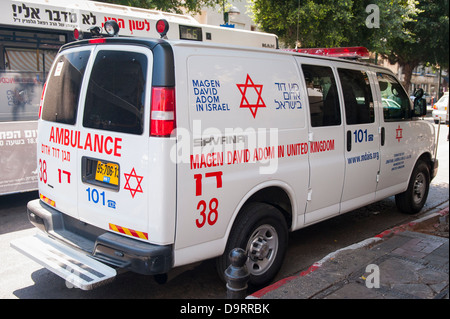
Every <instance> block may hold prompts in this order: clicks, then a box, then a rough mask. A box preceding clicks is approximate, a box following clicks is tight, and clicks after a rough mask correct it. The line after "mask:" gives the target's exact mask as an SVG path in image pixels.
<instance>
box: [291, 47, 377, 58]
mask: <svg viewBox="0 0 450 319" xmlns="http://www.w3.org/2000/svg"><path fill="white" fill-rule="evenodd" d="M294 51H295V52H299V53H307V54H314V55H322V56H329V57H335V58H368V57H369V50H367V48H365V47H343V48H313V49H297V50H294Z"/></svg>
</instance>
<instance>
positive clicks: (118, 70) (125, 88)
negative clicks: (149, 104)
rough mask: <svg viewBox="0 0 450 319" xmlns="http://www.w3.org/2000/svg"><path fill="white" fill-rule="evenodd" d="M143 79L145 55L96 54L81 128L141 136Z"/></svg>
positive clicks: (130, 53)
mask: <svg viewBox="0 0 450 319" xmlns="http://www.w3.org/2000/svg"><path fill="white" fill-rule="evenodd" d="M146 77H147V57H146V56H145V54H142V53H135V52H127V51H112V50H111V51H110V50H103V51H99V52H98V54H97V57H96V58H95V62H94V66H93V68H92V73H91V76H90V79H89V86H88V89H87V93H86V104H85V107H84V117H83V126H84V127H88V128H95V129H101V130H106V131H114V132H121V133H129V134H142V133H143V130H144V101H145V83H146Z"/></svg>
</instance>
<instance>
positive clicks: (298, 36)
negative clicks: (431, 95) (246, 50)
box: [250, 0, 449, 87]
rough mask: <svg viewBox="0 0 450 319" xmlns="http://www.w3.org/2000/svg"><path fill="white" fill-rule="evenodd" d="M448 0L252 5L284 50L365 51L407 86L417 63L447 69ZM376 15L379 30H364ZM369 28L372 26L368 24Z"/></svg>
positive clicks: (254, 1) (256, 0)
mask: <svg viewBox="0 0 450 319" xmlns="http://www.w3.org/2000/svg"><path fill="white" fill-rule="evenodd" d="M448 3H449V1H448V0H418V1H416V0H314V1H313V0H281V1H280V0H251V6H250V10H251V12H252V13H253V18H254V19H255V21H256V22H257V23H259V25H260V27H261V28H262V29H263V30H264V31H266V32H271V33H275V34H277V35H278V36H279V38H280V41H281V42H283V43H284V44H285V45H286V46H289V47H295V45H296V44H297V45H299V46H300V47H335V46H365V47H367V48H368V49H369V50H370V51H371V52H376V53H379V54H381V55H383V56H385V57H389V60H390V61H391V62H398V63H399V64H400V65H401V66H403V67H404V73H405V77H406V81H405V82H406V83H405V84H406V86H407V87H408V86H409V80H410V78H411V74H412V70H413V69H414V68H415V67H416V66H418V65H419V64H421V63H429V64H434V65H436V64H439V65H440V66H441V67H444V68H446V69H448V57H449V50H448V49H449V44H448V38H449V19H448V11H449V7H448V6H449V5H448ZM371 4H375V5H376V7H377V8H378V9H379V11H378V12H379V25H378V27H372V28H371V27H368V25H367V22H368V21H367V20H368V19H369V20H370V15H371V12H370V11H368V10H367V8H368V5H371ZM369 22H370V21H369Z"/></svg>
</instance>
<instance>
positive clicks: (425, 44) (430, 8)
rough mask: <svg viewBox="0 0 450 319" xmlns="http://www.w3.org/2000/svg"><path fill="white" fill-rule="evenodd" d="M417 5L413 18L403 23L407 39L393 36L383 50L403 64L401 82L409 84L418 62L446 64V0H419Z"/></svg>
mask: <svg viewBox="0 0 450 319" xmlns="http://www.w3.org/2000/svg"><path fill="white" fill-rule="evenodd" d="M417 8H418V10H419V13H418V14H417V17H416V19H415V20H414V21H408V22H406V23H405V25H404V27H405V29H406V30H408V32H409V33H410V34H411V36H410V39H409V40H408V41H405V39H402V38H399V37H393V38H392V39H391V40H390V43H389V46H390V51H389V52H388V54H387V57H388V58H389V60H390V62H391V63H395V62H397V63H399V64H400V65H401V66H403V67H404V73H405V86H409V83H410V80H411V75H412V71H413V69H414V68H415V67H417V66H418V65H419V64H432V65H439V66H440V67H441V68H443V69H446V70H448V68H449V42H448V41H449V40H448V39H449V18H448V12H449V7H448V0H438V1H436V0H421V1H419V2H418V3H417Z"/></svg>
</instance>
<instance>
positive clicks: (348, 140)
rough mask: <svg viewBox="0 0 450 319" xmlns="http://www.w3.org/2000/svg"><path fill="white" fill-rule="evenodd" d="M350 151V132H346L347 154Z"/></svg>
mask: <svg viewBox="0 0 450 319" xmlns="http://www.w3.org/2000/svg"><path fill="white" fill-rule="evenodd" d="M351 150H352V132H351V131H347V152H350V151H351Z"/></svg>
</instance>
